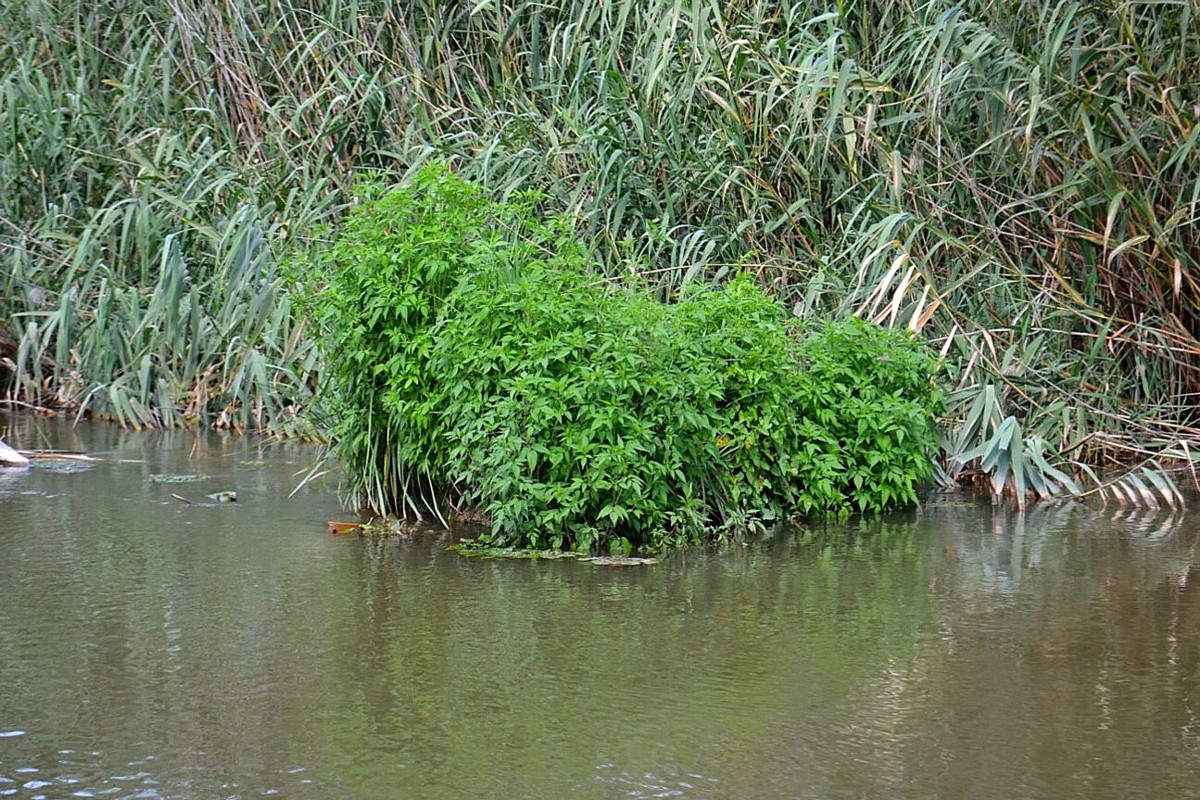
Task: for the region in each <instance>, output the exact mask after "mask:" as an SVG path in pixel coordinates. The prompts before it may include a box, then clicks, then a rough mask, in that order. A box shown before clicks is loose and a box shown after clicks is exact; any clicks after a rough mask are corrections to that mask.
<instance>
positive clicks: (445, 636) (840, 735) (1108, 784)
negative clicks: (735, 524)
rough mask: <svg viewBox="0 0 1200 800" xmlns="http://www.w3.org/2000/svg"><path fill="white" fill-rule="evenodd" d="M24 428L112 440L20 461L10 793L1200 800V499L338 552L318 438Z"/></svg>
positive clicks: (1, 769) (43, 435)
mask: <svg viewBox="0 0 1200 800" xmlns="http://www.w3.org/2000/svg"><path fill="white" fill-rule="evenodd" d="M2 421H3V418H0V422H2ZM0 433H2V435H4V436H5V438H7V440H8V441H9V443H10V444H14V445H16V446H20V447H24V448H38V447H49V446H52V445H53V446H58V447H69V448H77V449H81V450H87V451H92V452H97V453H100V454H101V455H102V458H103V461H102V462H101V463H98V464H95V465H93V466H91V467H90V468H88V469H84V470H80V468H79V465H71V464H69V463H62V464H58V465H43V467H41V468H38V469H35V470H32V471H30V472H27V473H21V474H13V473H3V474H0V796H14V797H20V798H37V797H46V798H67V797H115V798H188V799H191V798H195V799H197V800H200V799H202V798H252V797H260V796H281V797H290V798H389V799H390V798H435V799H436V798H629V797H680V798H731V799H732V798H935V797H936V798H968V797H970V798H1021V797H1037V798H1074V797H1078V798H1110V797H1111V798H1131V797H1152V796H1153V797H1172V798H1184V797H1200V719H1197V712H1198V711H1200V566H1198V564H1200V560H1198V554H1197V543H1198V542H1200V535H1198V532H1197V526H1196V524H1195V522H1194V520H1193V519H1183V520H1178V519H1171V518H1170V517H1169V516H1166V515H1159V516H1157V517H1155V516H1147V515H1125V516H1122V515H1120V514H1116V513H1114V512H1111V511H1109V512H1105V511H1102V510H1099V509H1088V508H1084V507H1068V508H1061V509H1035V510H1033V511H1030V512H1027V513H1026V515H1025V517H1024V519H1023V520H1022V519H1021V518H1019V517H1018V516H1017V515H1015V514H1013V513H1007V512H993V511H992V509H991V508H990V507H989V506H987V505H983V506H980V505H977V504H969V503H959V504H941V505H938V506H937V507H931V508H928V509H926V511H925V512H924V513H923V514H922V515H919V516H916V515H914V516H911V517H907V518H902V519H893V520H890V521H888V522H885V523H881V522H869V523H864V524H853V525H850V526H847V527H841V528H837V527H831V528H829V529H826V530H823V531H819V532H817V531H808V532H803V531H802V532H799V533H793V534H789V535H786V536H783V535H781V536H778V537H776V538H775V539H772V540H768V541H763V542H761V543H758V544H755V545H753V546H750V547H745V548H737V549H732V550H726V551H722V552H718V553H704V552H695V551H693V552H687V553H680V554H676V555H673V556H670V557H668V558H667V559H665V561H664V562H663V563H662V564H660V565H657V566H654V567H640V568H636V569H624V570H621V569H606V568H597V567H591V566H587V565H584V564H579V563H574V562H544V563H532V562H489V561H477V560H468V559H463V558H460V557H457V556H455V555H453V554H449V553H447V552H445V551H444V549H443V547H444V542H443V541H441V540H440V539H439V537H438V535H437V534H436V533H433V534H429V535H426V536H423V537H417V538H416V539H414V540H411V541H398V540H390V541H371V540H363V539H356V538H333V537H330V536H329V535H328V534H327V533H326V532H325V522H326V521H327V520H329V519H334V518H339V517H341V516H343V515H340V514H339V513H338V510H337V504H336V500H335V498H334V497H333V495H332V492H331V491H330V487H328V486H319V485H313V486H311V487H309V488H307V489H305V490H303V491H301V492H300V493H299V494H297V496H295V497H292V498H289V497H288V493H289V492H290V491H291V489H292V487H293V486H294V485H295V483H296V477H295V474H296V473H297V471H299V470H301V469H303V468H304V467H305V466H306V465H307V463H308V460H309V458H310V457H311V455H312V451H311V450H310V449H308V448H305V447H303V446H298V445H279V444H272V443H264V442H260V441H258V440H254V439H250V438H236V437H226V438H222V437H217V436H211V435H199V434H193V433H175V434H170V435H164V434H135V433H127V432H121V431H118V430H116V429H113V428H111V427H103V426H98V427H84V428H80V429H76V430H71V429H68V428H65V427H63V426H57V425H52V424H49V423H40V422H39V423H36V424H34V423H30V422H28V421H22V422H20V423H19V424H11V425H10V426H9V427H8V428H7V429H6V430H4V431H2V432H0ZM47 466H49V467H50V468H47ZM160 473H198V474H203V475H207V476H209V477H207V478H205V479H203V480H200V481H197V482H196V483H193V484H161V483H152V482H150V481H148V480H147V477H148V476H149V475H152V474H160ZM227 489H233V490H236V491H237V492H238V495H239V502H238V503H237V504H236V505H233V506H211V507H191V506H185V505H183V504H181V503H179V502H178V501H175V500H172V499H171V497H170V495H171V494H172V493H177V494H181V495H184V496H189V497H191V498H193V499H201V498H202V497H203V495H204V494H206V493H208V492H213V491H219V490H227ZM818 534H819V535H818Z"/></svg>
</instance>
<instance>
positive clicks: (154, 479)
mask: <svg viewBox="0 0 1200 800" xmlns="http://www.w3.org/2000/svg"><path fill="white" fill-rule="evenodd" d="M207 477H208V476H207V475H167V474H164V475H151V476H149V477H148V478H146V480H148V481H150V483H192V482H194V481H199V480H203V479H204V478H207Z"/></svg>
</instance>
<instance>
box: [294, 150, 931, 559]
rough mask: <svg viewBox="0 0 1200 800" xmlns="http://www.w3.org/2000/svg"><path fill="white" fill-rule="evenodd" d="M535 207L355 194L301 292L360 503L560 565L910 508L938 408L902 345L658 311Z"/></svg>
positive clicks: (773, 317)
mask: <svg viewBox="0 0 1200 800" xmlns="http://www.w3.org/2000/svg"><path fill="white" fill-rule="evenodd" d="M534 206H535V202H534V200H519V201H515V202H511V203H495V202H490V201H487V200H486V199H485V198H484V197H483V195H482V193H481V191H480V190H479V189H478V188H477V187H475V186H473V185H472V184H469V183H467V182H465V181H463V180H461V179H459V178H457V177H455V176H454V175H452V174H450V173H449V172H448V171H447V170H446V169H445V168H444V167H429V168H426V169H424V170H422V171H421V173H419V175H418V176H417V178H416V179H415V180H414V181H413V182H412V183H411V184H410V185H408V186H406V187H404V188H401V189H397V190H394V191H391V192H386V193H380V192H379V191H378V190H377V189H373V188H372V189H369V190H368V191H367V193H366V194H365V196H364V198H363V202H362V204H361V205H359V206H358V207H356V208H355V209H353V210H352V211H351V213H350V214H349V217H348V219H347V221H346V224H345V226H344V227H343V228H342V229H341V230H340V231H339V232H338V234H337V236H336V238H335V240H334V242H333V243H332V245H331V246H330V247H329V249H328V250H326V251H324V252H322V253H319V254H317V255H316V256H314V258H313V260H312V261H311V262H310V263H309V264H308V265H307V267H305V268H302V269H301V270H299V275H300V276H301V278H302V280H303V281H305V282H306V283H307V286H306V290H307V291H308V292H309V293H310V301H309V302H310V304H311V307H312V308H313V310H314V311H315V312H316V315H317V317H318V318H319V320H320V321H321V323H322V326H323V328H324V330H325V337H324V339H323V352H324V358H325V361H326V363H328V364H329V365H330V369H329V370H328V371H327V373H326V375H325V376H324V377H325V378H326V383H325V385H324V387H323V392H322V394H321V396H322V397H323V398H325V399H326V400H327V405H326V406H325V409H324V410H325V412H326V413H327V414H328V418H329V419H330V420H332V425H333V428H332V430H333V432H334V439H335V443H334V449H333V452H334V454H335V455H336V456H337V457H338V459H339V460H340V461H341V462H342V463H343V465H344V466H345V468H346V469H347V472H348V473H349V477H350V486H349V488H350V495H351V497H352V498H353V499H356V500H360V501H365V502H366V503H367V504H368V505H370V506H371V507H372V508H373V509H374V510H376V511H380V512H392V513H399V514H415V515H420V514H430V515H434V516H440V517H443V518H444V517H445V516H446V514H447V511H448V510H450V509H468V508H469V509H479V510H482V512H483V513H484V514H485V515H486V516H487V518H488V519H489V520H490V522H491V534H490V541H491V543H492V544H494V545H498V546H512V545H518V546H527V547H534V548H540V547H554V548H572V549H592V548H595V547H598V546H601V545H609V546H615V547H617V548H618V549H624V548H627V547H635V546H649V547H658V546H662V545H665V544H669V543H679V542H691V541H697V540H700V539H702V538H704V537H705V536H707V535H710V534H713V533H719V532H722V531H727V532H732V533H736V532H740V531H744V530H747V529H749V528H752V527H755V526H757V525H761V524H763V523H768V522H772V521H777V520H782V519H783V518H785V517H787V516H791V515H795V514H810V513H811V514H824V513H830V512H840V511H847V510H852V509H854V510H863V511H878V510H882V509H886V508H896V507H903V506H908V505H912V504H913V503H915V501H916V490H917V486H918V484H920V483H921V482H923V481H925V480H927V479H928V478H929V477H930V475H931V462H930V455H931V452H932V450H933V448H934V447H935V445H936V438H935V435H934V429H933V419H934V415H935V413H936V412H937V410H938V408H939V404H940V394H939V391H938V390H937V389H936V388H935V386H934V384H933V383H932V382H931V380H930V378H931V374H932V372H933V370H934V362H933V359H932V358H931V357H930V356H929V355H928V354H927V353H926V352H925V351H924V349H923V348H922V346H921V345H920V344H919V343H917V342H916V341H915V340H914V339H912V338H911V337H910V336H909V335H907V334H905V333H901V332H896V331H889V330H886V329H884V328H881V327H879V326H877V325H874V324H872V323H868V322H864V321H862V320H857V319H851V320H847V321H845V322H841V323H832V324H826V325H820V326H815V327H814V328H813V329H812V330H809V331H806V332H804V333H803V334H802V335H801V336H799V337H795V336H793V335H792V332H790V331H789V330H788V328H787V325H786V320H787V315H786V313H785V312H784V309H783V308H782V307H781V306H780V305H779V304H778V303H777V302H776V301H774V300H772V299H771V298H769V297H768V296H767V295H766V294H765V293H764V292H763V290H762V289H761V288H760V287H759V286H758V284H757V283H756V282H755V281H754V280H753V279H752V278H751V277H750V276H746V275H742V276H739V277H737V278H735V279H733V280H732V281H730V282H729V283H727V284H726V285H724V286H721V287H719V288H707V287H701V286H695V287H691V288H688V289H686V290H685V291H683V292H682V293H681V294H680V295H679V296H678V297H677V298H675V299H674V300H673V301H672V302H669V303H668V302H663V301H661V300H659V299H657V298H656V297H655V296H654V293H653V292H652V291H651V289H650V288H649V287H648V286H647V285H646V284H645V283H643V282H641V281H639V280H636V279H635V280H631V281H620V280H613V279H606V278H604V277H603V276H602V275H601V274H599V273H598V272H597V271H596V269H595V266H594V264H593V262H592V261H591V259H590V257H589V256H588V254H587V252H586V250H585V248H584V247H583V246H582V244H580V242H579V241H578V240H577V239H576V238H574V235H573V232H572V231H571V229H570V226H569V225H568V224H567V223H566V222H564V221H563V220H562V219H559V218H555V217H553V216H551V217H548V218H545V219H543V218H541V217H539V216H538V215H537V214H535V213H534Z"/></svg>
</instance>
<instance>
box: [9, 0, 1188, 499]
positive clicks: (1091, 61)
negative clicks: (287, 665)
mask: <svg viewBox="0 0 1200 800" xmlns="http://www.w3.org/2000/svg"><path fill="white" fill-rule="evenodd" d="M1198 24H1200V23H1198V21H1197V15H1196V11H1195V3H1194V2H1193V0H1125V1H1122V2H1112V3H1085V2H1074V1H1072V0H1060V2H1049V3H1028V2H1016V0H1001V1H1000V2H997V1H996V0H961V1H960V2H956V1H955V0H898V1H897V2H892V1H890V0H839V1H838V2H835V3H832V4H831V3H828V2H823V1H822V2H817V1H816V0H801V1H799V2H791V3H782V4H781V3H776V2H768V0H734V1H733V2H716V0H695V1H693V0H688V2H681V1H680V0H642V1H641V2H634V0H566V1H565V2H561V3H542V2H524V1H522V0H513V1H512V2H507V1H506V0H483V1H482V2H471V3H444V2H433V0H414V1H413V2H410V3H404V4H393V3H380V2H375V1H374V0H336V2H335V1H334V0H304V2H290V1H288V2H285V1H284V0H228V1H227V2H216V0H179V1H178V2H171V3H162V2H153V0H102V1H101V2H95V3H86V4H81V3H69V2H62V1H61V0H36V1H35V2H27V3H20V2H11V3H4V4H0V29H2V30H4V31H5V34H6V35H5V37H3V39H2V40H0V181H2V182H3V188H4V191H3V192H0V317H3V318H4V319H6V320H8V321H9V323H10V324H9V328H10V330H8V331H6V332H5V333H4V334H0V357H3V358H6V359H9V361H8V362H5V361H0V386H3V385H6V384H11V391H12V395H13V397H14V399H17V400H21V401H27V402H47V401H58V402H61V403H63V404H66V405H71V406H81V407H82V408H83V409H85V410H91V411H95V412H98V413H101V414H108V415H111V416H114V417H116V418H118V419H121V420H123V421H125V422H127V423H134V424H163V425H172V424H179V423H182V422H184V421H185V420H188V419H195V418H205V419H209V420H213V421H216V422H218V423H220V424H227V425H233V426H236V427H262V426H268V425H281V424H284V425H286V424H290V421H291V420H292V412H293V409H294V408H296V407H297V406H302V405H305V404H306V403H307V402H308V395H309V386H310V384H311V376H312V373H313V372H314V370H316V369H317V366H318V365H317V364H316V362H315V360H314V354H313V352H312V349H311V347H309V345H308V338H309V337H308V333H309V332H310V331H309V330H308V329H307V328H306V327H305V321H304V320H303V319H300V318H297V317H296V316H295V315H294V314H293V313H292V309H291V308H290V302H291V299H290V297H289V296H288V294H287V293H286V292H284V291H281V285H280V282H279V278H278V276H277V275H276V273H275V269H274V264H275V260H276V258H278V257H279V256H280V255H281V254H288V253H291V252H293V251H294V250H297V249H304V248H306V247H307V246H308V243H307V242H305V241H304V240H303V236H305V235H306V234H307V232H309V231H311V230H313V229H314V227H319V225H320V224H321V223H323V222H330V221H333V220H335V219H336V217H337V215H338V214H340V210H341V209H342V208H343V207H344V205H345V203H346V202H348V198H349V191H350V187H351V186H352V185H354V183H355V182H356V180H357V178H358V177H359V174H360V173H361V171H363V170H364V169H370V170H385V171H386V172H388V173H389V174H390V177H389V178H388V179H389V180H396V179H402V178H404V177H406V176H409V175H411V174H412V172H413V171H414V169H415V168H417V167H419V166H420V164H422V163H423V162H424V161H426V160H428V159H429V158H430V157H433V156H437V157H441V158H445V159H448V160H449V161H450V162H451V163H452V164H453V166H454V169H455V170H456V171H457V172H458V173H459V174H461V175H463V176H464V177H466V178H468V179H470V180H472V181H475V182H476V183H478V184H479V185H482V186H486V187H488V189H489V191H491V190H494V191H495V192H496V193H497V194H498V196H501V197H515V196H518V195H519V194H521V193H522V192H525V191H527V190H536V191H538V192H540V193H542V194H543V195H544V196H546V197H548V198H550V204H551V205H552V206H553V207H555V208H557V209H559V210H562V211H565V212H566V213H568V214H570V215H571V216H572V217H574V218H576V219H577V220H578V225H577V226H576V228H577V230H578V231H579V235H580V237H581V239H582V241H583V243H584V245H585V247H586V248H587V250H588V251H589V254H590V256H591V257H592V258H593V259H594V260H596V261H597V262H599V263H601V264H603V265H604V269H605V270H606V271H607V272H608V273H609V274H618V273H627V272H630V271H634V272H637V273H638V274H640V275H641V276H642V277H643V278H644V279H645V281H646V282H647V284H648V285H649V286H650V287H652V288H653V289H655V290H656V291H658V292H659V293H660V295H661V296H668V295H670V294H672V293H674V292H677V291H679V289H680V288H681V287H683V286H685V285H691V284H698V285H700V286H708V285H712V284H714V283H716V282H719V281H721V280H723V279H724V278H726V277H727V276H728V274H729V273H730V272H731V271H734V270H736V269H738V268H745V269H748V270H750V271H752V272H753V273H754V275H755V277H757V278H758V279H759V280H760V281H761V282H763V283H764V284H769V285H770V286H771V289H772V292H773V294H774V295H775V296H777V297H779V298H780V299H781V300H782V301H783V302H784V303H785V305H786V306H787V307H788V308H789V309H792V310H793V311H794V312H795V313H796V314H797V315H798V316H800V317H802V318H803V319H805V320H811V319H831V318H841V317H843V316H847V315H850V314H857V315H859V316H862V317H866V318H869V319H871V320H873V321H876V322H880V323H882V324H885V325H888V326H896V327H908V328H910V329H913V330H916V331H918V332H920V334H921V335H923V336H924V337H926V338H927V339H928V340H929V341H931V342H932V343H933V344H934V345H935V346H936V347H937V349H939V350H940V351H943V352H944V357H945V361H946V363H947V366H948V371H949V374H951V375H953V376H954V378H953V384H952V388H953V389H954V391H952V392H950V393H949V414H950V416H949V418H948V421H947V422H948V425H947V427H948V429H949V430H948V431H947V436H946V437H945V439H944V445H945V450H946V453H945V455H946V459H945V467H946V468H947V470H948V471H949V472H950V473H951V474H952V475H953V474H958V471H959V469H960V467H963V465H960V464H958V462H955V461H954V460H953V457H954V456H960V457H962V456H965V455H966V454H970V453H980V452H983V453H999V452H1005V453H1015V452H1017V451H1018V450H1021V449H1022V448H1024V447H1025V443H1026V442H1027V441H1034V440H1036V441H1037V442H1039V443H1040V444H1038V445H1037V447H1044V452H1045V453H1046V457H1047V458H1048V459H1049V461H1051V462H1053V463H1058V464H1061V460H1060V459H1059V458H1058V455H1057V454H1060V453H1061V454H1063V455H1064V456H1066V457H1068V458H1071V459H1074V460H1077V461H1079V462H1086V463H1092V464H1098V463H1110V464H1111V463H1115V462H1116V461H1119V460H1127V459H1128V458H1130V454H1136V453H1141V452H1168V453H1174V454H1184V455H1186V454H1187V451H1186V449H1184V448H1181V447H1180V446H1179V444H1180V443H1181V442H1184V443H1186V442H1187V441H1188V440H1189V439H1190V438H1192V437H1193V435H1194V433H1195V430H1196V429H1195V425H1196V421H1197V420H1196V408H1195V400H1194V398H1195V397H1196V395H1197V392H1198V391H1200V369H1198V368H1200V343H1198V341H1197V336H1198V334H1200V305H1198V304H1197V300H1196V298H1197V297H1198V296H1200V294H1198V292H1197V289H1198V288H1200V225H1197V224H1196V223H1197V220H1198V219H1200V147H1197V143H1198V142H1200V133H1198V132H1200V111H1197V109H1198V108H1200V90H1198V89H1197V87H1198V86H1200V35H1197V33H1198V30H1197V26H1198ZM176 298H178V300H177V299H176ZM948 388H951V387H948ZM1010 417H1011V418H1013V419H1015V420H1017V421H1018V422H1019V423H1020V425H1019V428H1014V425H1013V424H1011V423H1009V424H1007V426H1006V427H1005V428H1004V429H1003V430H1001V425H1004V424H1005V423H1004V422H1003V421H1004V420H1007V419H1009V418H1010ZM1018 429H1019V431H1020V433H1021V437H1019V438H1018V439H1015V440H1014V439H1013V431H1014V430H1018ZM964 433H970V434H971V435H970V436H966V435H963V434H964ZM1014 442H1015V445H1014ZM1014 447H1015V449H1014ZM1035 449H1036V448H1035ZM981 460H982V459H968V461H971V464H967V465H965V466H966V468H965V470H964V472H963V473H962V475H961V477H964V478H965V477H966V475H967V474H969V472H970V468H971V467H972V466H973V465H975V464H977V463H978V462H979V461H981ZM1023 463H1025V464H1026V465H1028V464H1030V463H1032V462H1031V461H1028V460H1027V461H1025V462H1023ZM1034 477H1036V476H1034Z"/></svg>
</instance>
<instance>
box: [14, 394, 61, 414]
mask: <svg viewBox="0 0 1200 800" xmlns="http://www.w3.org/2000/svg"><path fill="white" fill-rule="evenodd" d="M0 406H17V407H18V408H28V409H30V410H31V411H36V412H37V413H39V414H45V415H46V416H48V417H53V416H56V415H57V414H58V412H57V411H56V410H54V409H53V408H47V407H46V406H39V405H34V404H33V403H26V402H25V401H24V400H13V399H12V398H2V399H0Z"/></svg>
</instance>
